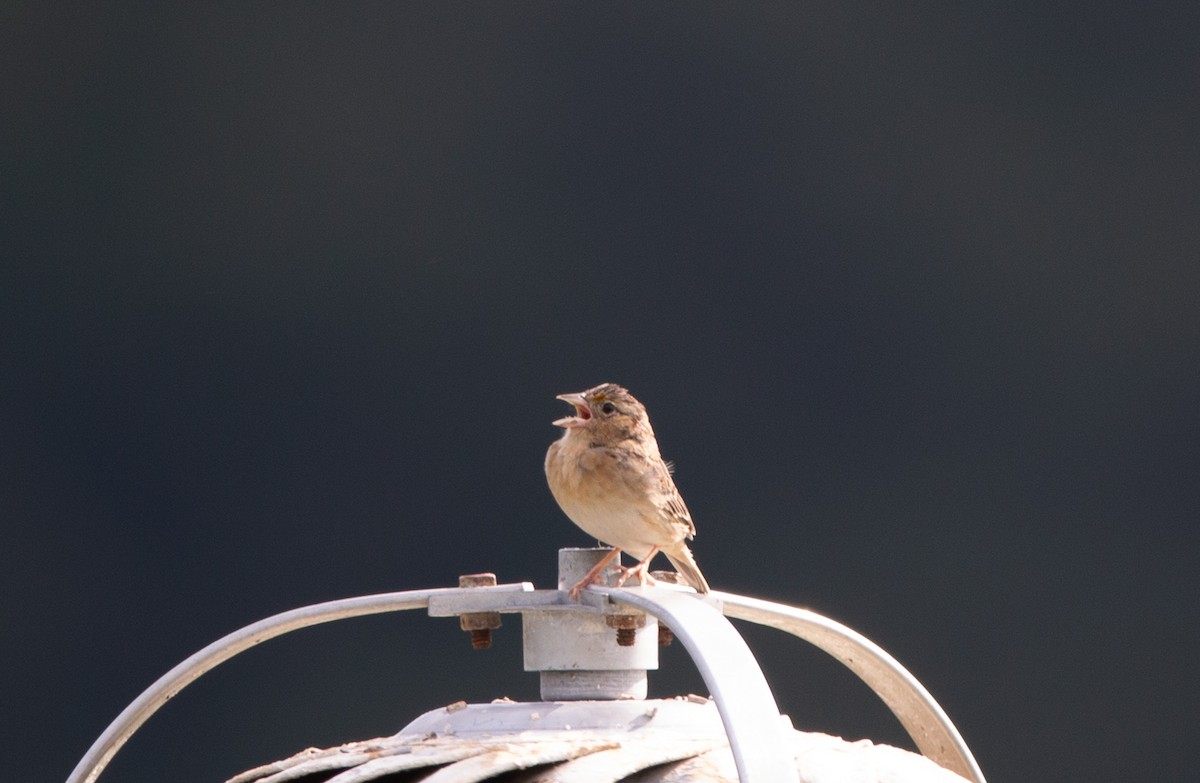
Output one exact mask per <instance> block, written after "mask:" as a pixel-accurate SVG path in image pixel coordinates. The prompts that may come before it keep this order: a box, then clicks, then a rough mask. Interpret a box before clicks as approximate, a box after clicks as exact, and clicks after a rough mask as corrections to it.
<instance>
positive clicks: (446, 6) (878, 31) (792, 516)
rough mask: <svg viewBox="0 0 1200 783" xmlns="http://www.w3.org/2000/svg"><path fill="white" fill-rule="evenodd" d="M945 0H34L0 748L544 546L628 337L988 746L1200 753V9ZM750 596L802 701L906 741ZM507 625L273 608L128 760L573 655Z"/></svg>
mask: <svg viewBox="0 0 1200 783" xmlns="http://www.w3.org/2000/svg"><path fill="white" fill-rule="evenodd" d="M902 6H903V4H900V5H897V4H869V3H868V4H864V3H843V2H838V3H824V2H805V3H794V4H783V3H778V4H746V5H733V4H728V5H712V4H686V5H683V4H671V5H666V4H630V3H605V4H575V3H570V4H566V3H564V4H545V3H521V4H512V3H493V4H478V5H462V4H454V3H437V4H416V3H406V4H400V3H378V4H356V5H346V4H312V3H287V4H253V5H248V6H244V7H243V6H219V5H203V6H198V7H193V6H186V5H183V4H144V5H138V4H126V5H123V6H122V7H121V8H112V7H110V8H101V7H95V6H93V5H89V4H84V5H82V6H75V7H71V8H69V9H67V8H57V7H55V6H53V5H45V4H41V3H32V2H24V3H21V2H18V3H6V4H4V7H3V9H0V22H2V29H3V33H2V34H0V35H2V38H3V41H2V42H0V43H2V45H0V87H2V95H3V97H2V99H0V101H2V105H3V139H2V141H3V153H2V157H0V163H2V165H3V174H2V177H3V187H2V193H3V204H2V207H3V220H2V227H0V231H2V232H3V235H2V241H3V246H2V253H3V259H4V263H3V271H2V272H0V275H2V277H0V291H2V293H0V296H2V298H3V301H2V302H0V305H2V308H0V351H2V353H0V358H2V360H3V373H2V377H0V395H2V396H0V405H2V407H0V459H2V460H3V463H2V465H0V482H2V484H0V498H2V503H3V507H2V509H0V514H2V515H3V518H2V522H3V546H2V548H0V558H2V564H0V565H2V570H0V579H2V582H0V590H2V592H0V612H2V614H0V622H2V625H3V634H2V637H3V642H2V645H3V655H4V659H5V662H4V665H3V667H2V668H0V672H2V673H0V677H2V680H0V686H2V691H3V693H4V707H3V710H2V711H0V714H2V715H3V718H4V721H5V724H6V725H5V726H4V727H2V728H3V736H4V737H5V738H6V740H7V742H8V744H9V748H10V753H9V754H8V760H7V761H6V762H5V770H6V772H5V775H6V776H7V777H11V778H12V779H14V780H48V781H53V780H61V779H63V778H64V777H65V776H66V775H67V773H68V772H69V770H70V769H71V768H72V767H73V765H74V764H75V762H76V760H77V759H78V758H79V757H80V756H81V755H82V754H83V753H84V751H85V750H86V749H87V747H88V745H89V744H90V743H91V742H92V740H93V739H94V738H95V737H96V736H97V735H99V733H100V732H101V731H102V730H103V729H104V727H105V726H106V725H107V723H108V722H109V721H110V720H111V719H112V718H113V717H114V716H115V715H116V714H117V713H118V712H119V711H120V710H121V709H122V708H123V707H124V706H125V705H126V704H127V703H128V702H129V701H131V700H132V699H133V698H134V697H135V696H137V694H138V693H139V692H140V691H141V690H142V689H143V688H145V687H146V686H147V685H149V684H150V683H151V682H153V681H154V680H155V679H156V678H157V677H158V676H159V675H161V674H162V673H163V672H165V671H166V670H168V669H169V668H170V667H172V666H173V665H175V664H176V663H178V662H179V661H180V660H182V659H183V658H185V657H186V656H187V655H189V654H191V653H192V652H194V651H195V650H197V649H199V648H201V647H202V646H204V645H205V644H207V643H209V642H210V641H212V640H214V639H216V638H218V637H219V636H221V635H223V634H225V633H227V632H229V631H231V630H233V629H235V628H237V627H239V626H242V625H244V624H247V623H249V622H252V621H254V620H256V619H259V618H261V617H263V616H266V615H269V614H272V613H275V612H279V611H283V610H286V609H289V608H292V607H296V606H299V605H303V604H306V603H310V602H316V601H322V600H328V599H333V598H338V597H345V596H351V595H357V594H363V593H370V592H381V591H388V590H398V589H410V588H418V587H427V586H441V585H451V584H454V583H455V581H456V577H457V575H458V574H460V573H470V572H475V571H481V570H491V571H495V572H497V573H498V574H499V577H500V579H501V580H502V581H519V580H533V581H534V582H535V583H537V584H538V585H539V586H549V585H551V584H552V583H553V579H554V568H555V566H554V563H555V551H556V550H557V548H558V547H560V546H579V545H586V544H588V543H589V542H588V541H587V539H586V538H585V536H584V535H583V534H582V533H580V532H578V531H577V530H576V529H575V528H573V527H572V526H571V525H570V523H569V522H568V521H567V520H566V518H565V517H563V516H562V514H561V513H560V512H559V511H558V509H557V508H556V507H555V505H554V503H553V500H552V499H551V497H550V495H549V492H548V491H547V490H546V488H545V484H544V479H543V476H542V468H541V462H542V456H543V453H544V450H545V447H546V445H547V444H548V443H549V442H550V440H551V439H552V438H554V437H556V436H557V435H558V431H557V430H556V429H555V428H553V427H552V426H551V425H550V421H551V420H552V419H554V418H556V417H558V416H560V415H563V413H564V412H565V411H566V408H565V406H563V405H562V404H561V403H559V402H557V401H555V400H554V395H555V394H557V393H560V392H566V391H577V390H580V389H583V388H585V387H587V386H590V385H592V384H595V383H598V382H601V381H617V382H620V383H623V384H625V385H627V386H628V387H629V388H630V389H631V390H632V391H633V392H634V393H635V394H636V395H638V396H639V397H640V398H641V399H642V400H643V402H645V403H646V405H647V406H648V408H649V410H650V412H651V415H652V418H653V421H654V423H655V425H656V428H657V431H658V435H659V440H660V442H661V444H662V447H663V451H664V453H665V455H666V456H667V457H668V458H670V459H673V460H674V461H675V462H676V463H677V468H678V470H677V479H678V483H679V486H680V488H681V490H682V492H683V494H684V496H685V497H686V498H687V501H688V504H689V505H690V506H691V509H692V511H693V513H694V515H695V517H696V520H697V523H698V525H699V530H700V535H699V537H698V538H697V540H696V542H695V550H696V553H697V557H698V558H699V562H700V563H701V565H702V567H703V569H704V571H705V573H706V575H707V576H708V579H709V580H710V581H711V582H712V583H713V584H714V586H716V587H717V588H719V589H725V590H732V591H737V592H744V593H749V594H753V595H758V596H763V597H768V598H773V599H779V600H782V601H787V602H790V603H796V604H801V605H806V606H810V607H812V608H815V609H817V610H820V611H823V612H826V613H828V614H830V615H832V616H834V617H836V618H838V619H840V620H842V621H844V622H846V623H848V624H849V625H851V626H852V627H854V628H856V629H858V630H860V631H862V632H863V633H865V634H866V635H868V636H869V637H871V638H872V639H874V640H876V641H877V642H878V643H880V644H881V645H882V646H884V647H885V648H886V649H888V650H889V651H891V652H892V653H893V654H894V655H895V656H896V657H897V658H899V659H900V660H901V661H902V662H904V663H905V664H906V665H907V666H908V667H909V668H910V669H911V670H912V671H913V672H914V673H915V674H916V675H917V677H918V678H920V679H921V680H922V681H923V682H924V683H925V684H926V685H927V686H928V687H929V689H930V690H931V691H932V692H933V694H934V695H935V696H936V697H937V698H938V699H939V700H940V702H941V703H942V705H943V706H944V707H945V708H946V710H947V711H948V713H949V714H950V715H951V717H952V718H953V719H954V720H955V722H956V723H957V725H958V727H959V728H960V730H961V731H962V733H963V734H964V736H965V737H966V739H967V741H968V743H969V744H970V746H971V747H972V749H973V750H974V751H975V753H976V755H977V757H978V759H979V761H980V763H981V764H982V766H983V769H984V771H985V772H986V773H987V774H988V775H989V777H990V779H991V781H993V783H1004V782H1006V781H1013V782H1015V781H1024V780H1071V779H1075V780H1087V781H1093V782H1095V781H1125V780H1182V779H1185V778H1186V777H1188V776H1190V775H1191V774H1192V773H1193V772H1194V757H1193V756H1192V754H1191V753H1190V751H1189V748H1192V747H1194V744H1195V743H1194V736H1193V735H1194V725H1193V724H1194V722H1195V716H1196V710H1197V706H1198V704H1200V698H1198V696H1200V686H1198V685H1197V678H1196V677H1195V676H1194V672H1192V671H1191V669H1193V668H1194V666H1195V662H1196V658H1197V655H1198V654H1200V641H1198V637H1200V631H1198V627H1200V626H1198V622H1200V601H1198V600H1197V599H1198V596H1200V590H1198V588H1200V562H1198V560H1200V558H1198V556H1197V552H1198V544H1200V534H1198V517H1197V494H1198V493H1197V489H1198V486H1200V484H1198V480H1197V479H1198V475H1197V468H1198V467H1200V446H1198V442H1200V441H1198V437H1200V414H1198V413H1197V398H1198V394H1197V389H1198V384H1197V381H1198V380H1200V379H1198V375H1200V373H1198V371H1197V358H1198V349H1200V314H1198V310H1197V301H1198V299H1197V294H1198V291H1200V286H1198V285H1197V284H1198V283H1200V142H1198V139H1200V123H1197V114H1196V101H1197V94H1198V93H1197V81H1198V77H1200V56H1198V51H1200V50H1198V49H1197V47H1196V37H1195V31H1196V29H1197V19H1196V14H1195V12H1194V10H1191V11H1185V12H1180V11H1176V10H1173V9H1171V8H1166V7H1161V6H1160V7H1156V8H1154V9H1153V10H1151V9H1150V8H1149V7H1142V6H1139V5H1137V4H1133V3H1128V4H1109V5H1104V4H1101V5H1099V6H1095V5H1092V6H1083V5H1080V4H1077V3H1065V2H1051V3H1049V4H1047V3H1044V2H1037V3H1008V4H988V5H982V4H962V3H931V4H924V5H922V6H920V7H919V8H907V7H902ZM1188 6H1190V7H1191V8H1192V9H1194V8H1195V6H1194V4H1188ZM748 635H749V638H750V640H751V642H752V643H753V644H754V646H755V648H756V650H757V651H758V652H759V653H760V655H761V657H762V660H763V663H764V666H765V668H766V670H767V674H768V676H769V677H770V678H771V681H772V683H773V684H774V686H775V689H776V692H777V694H778V698H779V701H780V703H781V706H782V707H783V708H784V709H785V710H786V711H787V712H788V713H789V714H790V715H791V716H792V718H793V720H794V721H795V723H796V724H797V725H798V726H800V727H802V728H809V729H816V730H822V731H828V732H831V733H836V734H842V735H845V736H848V737H853V738H857V737H863V736H867V737H872V738H874V739H877V740H880V741H888V742H893V743H901V744H903V743H904V742H905V740H904V736H903V733H902V732H901V730H900V729H899V727H898V725H897V724H896V723H895V721H894V720H893V719H892V718H891V717H890V716H889V715H888V714H887V712H886V710H885V709H884V708H883V707H882V706H881V705H880V704H879V703H878V702H877V701H876V700H875V699H874V698H873V697H872V696H871V694H870V693H869V692H866V689H865V688H864V687H863V686H861V685H859V684H858V683H857V682H856V681H855V680H854V678H853V677H852V676H851V675H850V674H849V673H847V672H845V671H844V670H842V669H841V668H840V667H839V666H838V665H837V664H834V663H831V662H830V661H829V660H827V659H825V658H823V657H822V656H820V655H818V654H815V653H813V652H812V651H811V650H808V649H805V648H803V647H801V645H800V644H799V643H793V642H791V641H790V640H788V639H787V638H786V637H783V636H780V635H778V634H775V633H772V632H762V631H757V632H748ZM467 646H468V645H467V642H466V639H465V638H464V637H463V636H462V635H461V633H460V632H459V631H458V630H457V628H456V626H455V623H454V622H453V621H445V620H437V621H434V620H430V619H427V618H424V617H409V616H392V617H384V618H373V619H366V620H359V621H354V622H348V623H344V624H339V625H334V626H329V627H324V628H320V629H312V630H309V631H305V632H301V633H298V634H295V635H294V636H291V637H286V638H284V639H281V640H276V641H274V642H271V643H268V644H266V645H264V646H262V647H259V648H256V649H255V650H253V651H252V652H250V653H248V654H246V655H245V656H243V657H241V658H238V659H235V660H234V661H232V662H230V663H228V664H226V665H225V666H223V667H221V668H219V669H218V670H216V671H215V672H214V673H213V674H211V675H210V676H208V677H206V678H205V679H202V680H201V681H200V682H198V683H197V684H195V685H193V686H192V687H190V688H189V689H187V690H185V691H184V692H183V693H182V694H181V695H180V696H179V697H177V698H176V699H175V700H174V701H172V702H171V703H170V704H169V705H168V706H167V707H166V708H165V709H164V710H163V711H162V712H160V713H159V714H157V715H156V716H155V717H154V718H152V719H151V721H150V722H149V723H148V724H147V726H146V728H145V729H144V730H143V731H142V732H141V733H139V734H138V735H136V736H135V737H134V739H133V741H132V742H131V743H130V744H129V745H128V746H127V747H126V748H125V749H124V750H123V751H122V752H121V753H120V754H119V755H118V756H117V758H116V761H115V762H114V764H113V766H112V767H110V770H109V773H108V775H107V776H106V779H111V780H125V781H150V780H174V781H219V780H223V779H224V778H225V777H227V776H229V775H231V774H233V773H235V772H237V771H238V770H241V769H243V768H247V767H250V766H253V765H255V764H258V763H260V762H264V761H267V760H270V759H273V758H276V757H279V756H282V755H287V754H290V753H291V752H293V751H296V750H299V749H301V748H303V747H305V746H308V745H323V744H333V743H336V742H340V741H343V740H350V739H360V738H365V737H370V736H376V735H380V734H386V733H390V732H393V731H395V730H397V729H398V728H399V727H400V726H402V725H403V724H404V723H406V722H407V721H408V720H409V719H411V718H413V717H415V716H416V715H417V714H418V713H420V712H422V711H423V710H425V709H428V708H432V707H435V706H438V705H441V704H445V703H448V702H450V701H454V700H456V699H459V698H466V699H475V700H482V699H490V698H492V697H495V696H501V695H509V696H512V697H514V698H518V699H529V698H534V697H535V696H536V678H535V677H534V676H533V675H528V674H525V673H523V672H521V670H520V655H519V650H520V642H519V623H517V622H515V621H513V622H510V623H509V624H508V625H507V626H506V628H505V629H504V631H503V632H502V633H501V634H500V635H499V636H498V637H497V643H496V647H495V648H494V649H493V650H491V651H489V652H486V653H472V652H471V651H470V650H469V649H467ZM702 688H703V685H702V683H701V682H700V680H699V678H698V676H697V675H696V674H695V671H694V669H692V668H691V666H690V664H689V662H688V660H687V658H686V656H685V655H684V654H683V653H682V651H680V650H678V649H677V648H672V650H670V651H668V652H667V654H666V655H665V656H664V660H663V670H662V671H661V672H659V673H657V674H655V675H654V676H653V678H652V690H653V692H654V693H656V694H659V695H664V694H674V693H679V692H687V691H689V690H690V691H697V690H701V689H702ZM17 749H19V750H20V752H19V753H17V752H16V750H17Z"/></svg>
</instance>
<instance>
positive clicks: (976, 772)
mask: <svg viewBox="0 0 1200 783" xmlns="http://www.w3.org/2000/svg"><path fill="white" fill-rule="evenodd" d="M711 595H712V596H713V597H714V598H715V599H717V600H718V601H721V602H722V604H723V606H724V609H723V611H724V612H725V615H726V616H727V617H733V618H736V619H739V620H748V621H750V622H753V623H758V624H759V625H768V626H771V627H772V628H778V629H779V630H781V631H786V632H788V633H790V634H792V635H793V636H797V637H799V638H801V639H803V640H805V641H806V642H810V643H812V644H813V645H815V646H817V647H819V648H820V649H822V650H824V651H825V652H827V653H829V654H830V655H832V656H833V657H834V658H837V659H838V660H839V661H841V662H842V663H843V664H844V665H845V666H846V667H847V668H849V669H850V670H851V671H853V672H854V673H855V674H857V675H858V676H859V678H861V679H862V681H863V682H865V683H866V684H867V685H869V686H870V687H871V690H873V691H875V693H876V694H877V695H878V696H879V698H881V699H883V703H884V704H886V705H887V706H888V709H890V710H891V711H892V712H893V713H894V714H895V716H896V717H897V718H898V719H899V720H900V724H901V725H902V726H904V729H905V730H906V731H907V732H908V733H909V736H911V737H912V738H913V741H914V742H915V743H916V744H917V748H918V749H920V751H921V753H922V754H923V755H924V756H927V757H928V758H930V759H932V760H933V761H936V762H937V763H938V764H939V765H941V766H943V767H945V768H946V769H948V770H950V771H951V772H957V773H958V774H959V775H962V776H963V777H965V778H967V779H968V780H973V781H975V783H986V781H985V780H984V778H983V771H982V770H981V769H980V768H979V764H977V763H976V762H975V757H974V756H972V755H971V751H970V750H969V749H968V748H967V744H966V743H965V742H964V741H963V738H962V735H960V734H959V733H958V729H956V728H954V724H953V723H951V722H950V718H949V717H947V715H946V713H945V712H944V711H943V710H942V708H941V707H940V706H938V703H937V702H936V701H934V699H933V696H931V695H930V694H929V691H927V690H925V687H924V686H923V685H921V683H919V682H917V679H916V678H915V677H913V676H912V675H911V674H909V672H908V670H907V669H905V668H904V667H903V666H901V665H900V663H899V662H898V661H897V660H896V659H895V658H893V657H892V656H890V655H888V654H887V653H886V652H885V651H884V650H883V649H882V648H880V647H879V646H878V645H877V644H875V643H874V642H872V641H871V640H870V639H868V638H866V637H865V636H863V635H861V634H859V633H856V632H855V631H852V630H850V629H849V628H847V627H846V626H844V625H842V624H840V623H837V622H834V621H833V620H830V619H829V618H828V617H823V616H821V615H819V614H817V613H816V612H810V611H808V610H806V609H797V608H796V607H794V606H788V605H786V604H777V603H773V602H771V601H763V600H760V599H757V598H747V597H746V596H741V595H734V594H733V593H721V592H716V591H714V592H713V593H711Z"/></svg>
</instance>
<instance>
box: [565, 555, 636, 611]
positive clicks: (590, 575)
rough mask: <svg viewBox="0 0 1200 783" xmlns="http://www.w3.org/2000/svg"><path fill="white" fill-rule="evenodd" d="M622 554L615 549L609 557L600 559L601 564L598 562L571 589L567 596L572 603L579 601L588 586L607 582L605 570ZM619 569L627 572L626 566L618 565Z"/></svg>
mask: <svg viewBox="0 0 1200 783" xmlns="http://www.w3.org/2000/svg"><path fill="white" fill-rule="evenodd" d="M620 554H621V550H620V549H613V550H612V551H611V552H609V553H608V554H607V555H605V556H604V557H602V558H601V559H600V562H598V563H596V565H594V566H592V567H591V569H590V570H589V571H588V572H587V573H586V574H584V575H583V578H582V579H580V580H579V581H578V582H576V583H575V584H574V585H573V586H572V587H571V589H570V590H568V591H567V596H568V597H570V599H571V600H572V601H578V600H579V594H580V593H582V592H583V589H584V588H585V587H587V586H588V585H594V584H597V583H599V582H603V581H605V580H604V571H605V569H606V568H608V564H609V563H611V562H612V561H613V560H616V559H617V558H618V557H619V556H620ZM618 562H619V561H618ZM617 568H620V569H621V570H625V568H624V566H621V565H618V566H617Z"/></svg>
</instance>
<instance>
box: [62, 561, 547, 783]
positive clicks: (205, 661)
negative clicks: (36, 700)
mask: <svg viewBox="0 0 1200 783" xmlns="http://www.w3.org/2000/svg"><path fill="white" fill-rule="evenodd" d="M506 588H507V589H521V590H532V589H533V586H532V585H530V584H529V583H527V582H526V583H522V584H517V585H501V586H498V587H493V588H489V589H491V590H502V589H506ZM457 592H460V588H457V587H446V588H439V589H433V590H409V591H406V592H401V593H381V594H379V595H366V596H361V597H359V598H346V599H343V600H340V601H329V602H327V603H323V604H314V605H313V606H305V607H302V608H300V609H293V610H291V611H289V612H283V613H282V614H277V615H274V616H273V617H268V618H266V619H265V620H259V621H258V622H256V623H254V624H253V625H247V626H246V627H245V628H242V629H241V630H238V631H234V632H233V633H231V634H229V635H228V636H224V637H222V638H220V639H218V640H217V641H215V642H213V643H212V644H210V645H208V646H207V647H205V648H204V649H203V650H200V651H199V652H198V653H196V654H195V655H193V656H191V657H190V658H188V659H187V660H185V661H184V662H183V663H181V664H179V665H178V666H176V667H175V668H174V669H171V671H169V672H167V673H166V674H164V675H163V676H162V677H159V678H158V680H157V681H156V682H155V683H154V684H153V685H151V686H150V687H149V688H147V689H146V690H145V691H143V692H142V695H140V696H138V697H137V698H136V699H134V701H133V703H131V704H130V705H129V706H128V707H126V708H125V709H124V711H122V712H121V714H120V715H118V716H117V717H116V719H115V720H114V721H113V722H112V723H110V724H109V725H108V728H107V729H105V730H104V733H103V734H101V735H100V736H99V737H98V738H97V739H96V741H95V742H93V743H92V747H90V748H88V752H87V753H86V754H84V756H83V758H82V759H80V760H79V763H78V764H76V765H75V769H74V771H72V772H71V776H70V777H69V778H67V783H94V782H95V780H96V778H98V777H99V776H100V773H101V772H103V771H104V768H105V767H106V766H108V762H109V761H111V760H112V757H113V756H114V755H116V752H117V751H118V750H120V749H121V746H122V745H124V744H125V742H126V740H128V739H129V738H130V736H132V735H133V733H134V732H135V731H137V730H138V728H139V727H140V726H141V725H142V724H143V723H145V722H146V720H147V719H148V718H149V717H150V716H151V715H153V714H154V713H155V712H157V711H158V709H159V707H162V706H163V705H164V704H166V703H167V701H168V700H169V699H170V698H171V697H172V696H174V695H175V694H177V693H179V692H180V691H181V690H183V689H184V688H185V687H187V686H188V685H190V684H191V683H192V682H194V681H195V680H196V679H198V678H199V677H200V676H201V675H202V674H204V673H205V672H207V671H209V670H210V669H212V668H213V667H215V666H217V665H218V664H221V663H224V662H225V661H227V660H229V659H230V658H232V657H233V656H235V655H237V654H238V653H240V652H243V651H244V650H247V649H249V648H250V647H253V646H254V645H256V644H259V643H260V642H265V641H266V640H268V639H273V638H275V637H276V636H281V635H282V634H285V633H288V632H289V631H296V630H299V629H301V628H307V627H308V626H310V625H320V624H321V623H328V622H331V621H333V620H345V619H347V618H350V617H362V616H365V615H369V614H382V613H384V612H399V611H403V610H405V609H423V608H425V607H426V606H428V605H429V598H430V596H433V595H438V594H441V593H457Z"/></svg>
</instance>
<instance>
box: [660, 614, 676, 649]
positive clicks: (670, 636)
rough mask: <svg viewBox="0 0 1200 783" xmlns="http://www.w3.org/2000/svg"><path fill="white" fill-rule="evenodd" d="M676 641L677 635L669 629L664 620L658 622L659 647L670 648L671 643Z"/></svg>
mask: <svg viewBox="0 0 1200 783" xmlns="http://www.w3.org/2000/svg"><path fill="white" fill-rule="evenodd" d="M673 641H675V634H674V633H672V632H671V629H670V628H668V627H667V624H666V623H664V622H663V621H662V620H659V621H658V646H659V647H670V646H671V642H673Z"/></svg>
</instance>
